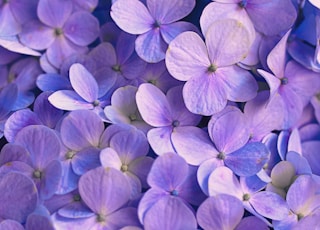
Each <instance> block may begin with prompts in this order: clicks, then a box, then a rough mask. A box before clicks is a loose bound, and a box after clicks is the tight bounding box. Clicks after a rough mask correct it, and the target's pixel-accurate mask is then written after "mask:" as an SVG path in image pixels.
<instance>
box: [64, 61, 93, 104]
mask: <svg viewBox="0 0 320 230" xmlns="http://www.w3.org/2000/svg"><path fill="white" fill-rule="evenodd" d="M70 82H71V85H72V87H73V89H74V90H75V91H76V92H77V93H78V94H79V95H80V96H81V97H82V98H83V99H84V100H86V101H87V102H94V101H95V100H97V99H98V87H99V86H98V84H97V82H96V80H95V79H94V77H93V76H92V74H91V73H90V72H89V71H88V70H87V69H86V68H85V67H84V66H83V65H81V64H73V65H72V66H71V67H70Z"/></svg>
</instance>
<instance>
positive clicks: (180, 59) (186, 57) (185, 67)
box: [165, 32, 210, 81]
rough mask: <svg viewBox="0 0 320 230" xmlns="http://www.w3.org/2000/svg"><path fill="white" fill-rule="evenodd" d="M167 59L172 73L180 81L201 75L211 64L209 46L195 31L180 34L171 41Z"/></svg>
mask: <svg viewBox="0 0 320 230" xmlns="http://www.w3.org/2000/svg"><path fill="white" fill-rule="evenodd" d="M165 61H166V65H167V68H168V71H169V72H170V74H171V75H172V76H173V77H174V78H176V79H178V80H180V81H187V80H189V79H190V78H192V77H198V76H201V75H202V74H205V73H206V72H207V69H208V67H209V66H210V61H209V58H208V52H207V47H206V45H205V43H204V42H203V40H202V39H201V37H200V36H199V35H198V34H197V33H195V32H184V33H182V34H180V35H178V36H177V37H176V38H175V39H174V40H173V41H172V42H171V43H170V45H169V48H168V51H167V53H166V60H165Z"/></svg>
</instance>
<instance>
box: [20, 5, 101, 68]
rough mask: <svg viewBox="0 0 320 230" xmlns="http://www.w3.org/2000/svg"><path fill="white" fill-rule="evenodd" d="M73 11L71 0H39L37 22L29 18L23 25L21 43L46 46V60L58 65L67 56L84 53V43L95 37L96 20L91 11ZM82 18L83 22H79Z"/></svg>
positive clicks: (39, 46) (34, 47) (38, 46)
mask: <svg viewBox="0 0 320 230" xmlns="http://www.w3.org/2000/svg"><path fill="white" fill-rule="evenodd" d="M72 10H73V3H72V1H61V0H58V1H54V2H52V1H48V0H40V1H39V3H38V7H37V14H38V17H39V21H38V20H33V21H30V22H28V23H27V24H26V25H25V26H24V27H23V30H22V32H21V33H20V34H19V37H20V40H21V42H22V43H23V44H25V45H26V46H28V47H29V48H32V49H35V50H44V49H46V55H47V58H48V60H49V62H50V63H51V64H52V65H54V66H55V67H57V68H59V67H60V65H61V63H62V61H63V60H64V59H65V58H66V57H67V56H69V55H71V54H73V53H76V52H80V53H81V52H86V47H85V46H87V45H89V44H90V43H91V42H93V41H94V40H95V39H96V38H97V37H98V33H99V23H98V20H97V19H96V18H95V17H93V16H92V15H91V14H90V13H87V12H85V11H77V12H72ZM82 20H83V21H85V22H86V23H79V21H82ZM39 28H41V29H40V30H39Z"/></svg>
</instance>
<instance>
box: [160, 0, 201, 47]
mask: <svg viewBox="0 0 320 230" xmlns="http://www.w3.org/2000/svg"><path fill="white" fill-rule="evenodd" d="M157 2H160V1H157ZM160 31H161V36H162V38H163V40H164V41H165V42H166V43H167V44H170V42H171V41H172V40H173V39H174V38H175V37H177V36H178V35H179V34H181V33H183V32H186V31H194V32H197V31H198V29H197V27H195V25H193V24H192V23H190V22H184V21H180V22H174V23H171V24H168V25H161V29H160Z"/></svg>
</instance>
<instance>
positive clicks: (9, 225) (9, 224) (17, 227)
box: [0, 219, 24, 230]
mask: <svg viewBox="0 0 320 230" xmlns="http://www.w3.org/2000/svg"><path fill="white" fill-rule="evenodd" d="M8 229H10V230H24V227H23V226H22V225H21V224H20V223H19V222H18V221H15V220H10V219H7V220H4V221H1V223H0V230H8Z"/></svg>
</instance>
